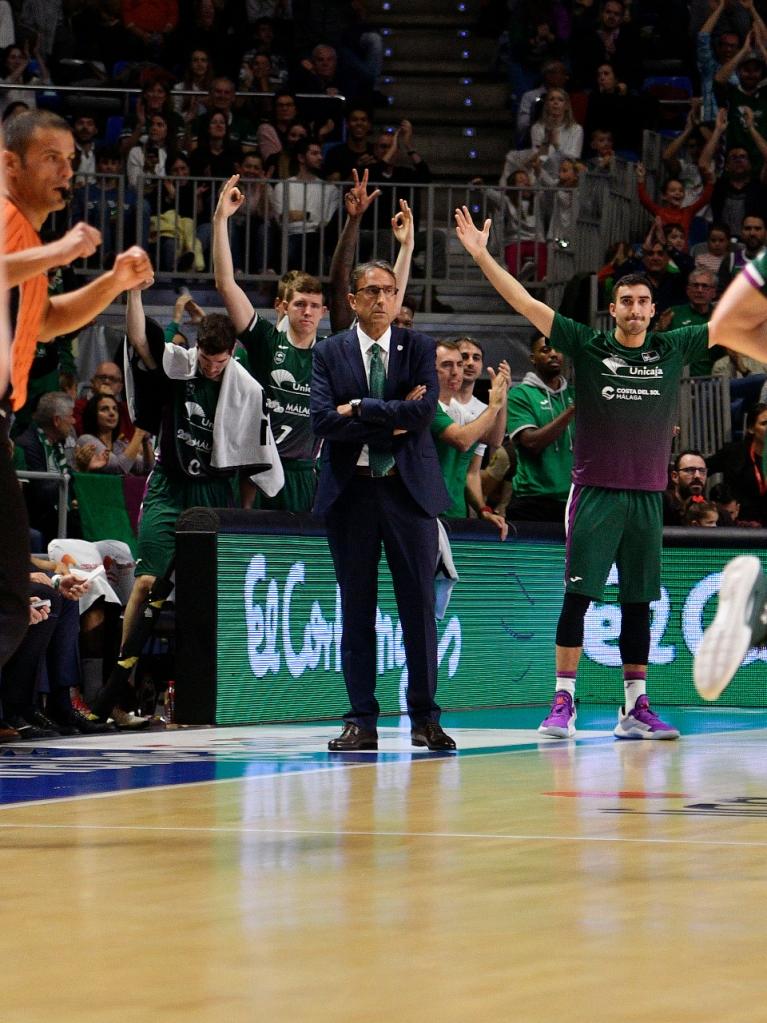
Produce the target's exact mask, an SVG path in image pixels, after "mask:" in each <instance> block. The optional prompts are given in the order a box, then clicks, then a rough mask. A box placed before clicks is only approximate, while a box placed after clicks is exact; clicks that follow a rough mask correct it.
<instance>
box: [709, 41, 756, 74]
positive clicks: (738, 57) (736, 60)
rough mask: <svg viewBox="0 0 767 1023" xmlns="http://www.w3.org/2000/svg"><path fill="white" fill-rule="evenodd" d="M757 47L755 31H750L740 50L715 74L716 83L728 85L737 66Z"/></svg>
mask: <svg viewBox="0 0 767 1023" xmlns="http://www.w3.org/2000/svg"><path fill="white" fill-rule="evenodd" d="M755 49H756V43H755V40H754V39H753V32H749V33H748V35H747V36H746V41H745V42H744V43H743V45H742V46H741V48H740V49H739V50H738V52H737V53H736V54H735V55H734V56H733V57H730V59H729V60H728V61H727V63H726V64H722V66H721V67H720V68H719V70H718V71H717V73H716V74H715V75H714V82H715V84H716V85H726V84H727V83H728V82H729V80H730V76H731V75H732V73H733V71H734V70H735V68H736V67H737V66H738V64H740V62H741V61H742V60H743V58H744V57H745V55H746V54H747V53H748V52H749V51H750V50H755Z"/></svg>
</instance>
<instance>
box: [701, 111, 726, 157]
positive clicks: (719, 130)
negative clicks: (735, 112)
mask: <svg viewBox="0 0 767 1023" xmlns="http://www.w3.org/2000/svg"><path fill="white" fill-rule="evenodd" d="M726 131H727V107H720V108H719V111H718V112H717V115H716V121H715V122H714V130H713V131H712V132H711V134H710V135H709V137H708V139H707V140H706V144H705V146H704V147H703V149H702V150H701V151H700V156H699V157H698V167H699V168H700V170H701V172H703V171H704V170H705V171H710V170H711V165H712V163H713V162H714V156H715V154H716V150H717V147H718V145H719V140H720V139H721V137H722V135H724V133H725V132H726Z"/></svg>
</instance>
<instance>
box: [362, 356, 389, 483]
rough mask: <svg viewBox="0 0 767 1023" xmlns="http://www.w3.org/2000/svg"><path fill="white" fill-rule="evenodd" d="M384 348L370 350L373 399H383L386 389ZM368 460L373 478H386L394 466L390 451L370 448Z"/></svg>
mask: <svg viewBox="0 0 767 1023" xmlns="http://www.w3.org/2000/svg"><path fill="white" fill-rule="evenodd" d="M382 352H383V348H381V346H380V345H379V344H374V345H372V346H371V348H370V384H369V385H368V390H369V391H370V397H371V398H383V396H384V389H385V387H386V367H385V366H384V361H383V359H382V358H381V353H382ZM368 459H369V461H370V473H371V475H372V476H385V475H386V474H387V472H388V471H389V470H390V469H391V468H393V466H394V458H393V457H392V455H391V452H390V451H382V450H381V449H380V448H374V447H373V445H372V444H370V445H369V446H368Z"/></svg>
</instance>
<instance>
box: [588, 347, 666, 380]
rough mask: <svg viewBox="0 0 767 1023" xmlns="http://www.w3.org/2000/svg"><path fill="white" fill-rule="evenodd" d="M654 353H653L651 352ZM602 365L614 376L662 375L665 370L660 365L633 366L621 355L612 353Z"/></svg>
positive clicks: (603, 360)
mask: <svg viewBox="0 0 767 1023" xmlns="http://www.w3.org/2000/svg"><path fill="white" fill-rule="evenodd" d="M650 354H652V353H650ZM602 365H603V366H606V367H607V369H609V370H610V376H613V377H662V376H663V370H662V369H661V368H660V366H632V365H631V364H630V363H628V362H626V360H625V359H622V358H621V357H620V356H619V355H611V356H610V357H609V358H608V359H602Z"/></svg>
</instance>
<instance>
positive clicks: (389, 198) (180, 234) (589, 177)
mask: <svg viewBox="0 0 767 1023" xmlns="http://www.w3.org/2000/svg"><path fill="white" fill-rule="evenodd" d="M223 180H224V179H222V178H211V177H195V178H183V177H182V178H179V177H156V176H147V177H145V178H142V179H139V182H138V187H137V189H136V190H132V189H130V188H129V187H128V185H127V184H126V182H125V180H124V178H122V177H120V178H107V177H105V176H104V175H96V176H95V180H94V181H93V182H92V183H91V182H89V183H86V184H85V185H84V186H83V187H81V188H78V189H76V190H75V197H74V199H73V202H72V204H71V205H70V209H69V212H68V214H66V220H65V222H61V223H59V224H57V228H58V229H60V230H64V229H65V227H66V226H68V224H69V223H71V222H73V221H74V220H76V219H86V220H87V221H88V222H89V223H91V224H93V226H95V227H97V228H99V230H101V232H102V234H103V235H104V242H103V244H102V247H101V250H100V251H99V252H98V253H97V254H96V256H94V257H92V258H91V259H90V260H88V261H85V262H82V263H81V264H79V265H78V266H77V267H76V269H77V270H78V272H79V273H81V274H85V275H92V274H96V273H101V272H103V270H104V269H106V268H107V267H108V266H109V263H110V260H111V258H112V254H113V253H115V252H119V251H121V250H122V249H124V248H125V247H127V245H129V244H132V243H134V242H135V243H137V244H139V245H142V246H143V247H145V248H146V249H147V251H148V252H149V253H150V256H151V258H152V261H153V264H154V266H155V270H156V272H157V273H158V275H159V277H160V278H161V279H162V278H178V277H179V276H181V277H183V278H184V279H186V278H191V279H193V280H194V279H198V280H200V281H211V279H212V276H213V273H212V267H211V259H210V249H211V235H212V226H211V225H212V220H213V214H214V211H215V207H216V202H217V198H218V190H219V188H220V186H221V182H222V181H223ZM106 186H109V187H106ZM375 187H381V188H382V191H383V194H382V195H381V196H380V197H379V198H378V200H377V201H376V202H375V203H373V204H372V206H371V207H370V209H369V210H368V212H367V213H366V215H365V217H364V218H363V221H362V224H361V228H360V237H359V242H358V251H357V255H358V257H359V258H360V259H363V260H364V259H372V258H383V259H387V260H390V261H392V262H393V261H394V259H395V258H396V255H397V250H398V246H397V243H396V240H395V238H394V236H393V234H392V231H391V216H392V214H393V213H394V212H396V210H397V209H398V206H396V199H397V198H404V199H406V200H407V202H408V204H409V205H410V207H411V209H412V210H413V211H414V216H415V223H416V238H415V255H414V269H413V276H414V278H416V279H417V281H418V283H421V282H422V283H423V284H424V285H425V291H426V296H427V297H426V308H427V310H428V308H429V305H428V302H429V298H428V295H429V293H430V291H431V287H432V286H437V285H454V286H456V287H461V288H468V289H474V288H476V289H478V290H486V289H489V285H488V284H487V283H486V282H485V281H484V278H483V277H482V275H481V274H480V272H479V271H478V269H477V268H476V266H475V265H474V263H473V261H472V260H471V259H470V258H469V257H468V256H467V254H466V253H465V252H464V250H463V248H462V247H461V246H460V244H459V243H458V242H457V240H456V238H455V234H454V211H455V209H456V207H459V206H464V205H465V206H467V207H468V208H469V209H470V210H471V211H472V214H473V216H474V218H475V221H476V222H477V223H478V224H479V223H481V222H483V221H484V219H485V218H486V217H488V216H489V217H491V218H492V220H493V231H492V233H491V241H490V244H491V248H492V250H493V253H494V255H495V256H496V258H498V259H499V260H501V261H503V260H504V257H505V258H506V260H507V261H509V267H510V269H511V271H512V272H513V273H515V274H520V275H521V276H522V277H523V279H524V280H525V284H526V286H528V287H530V288H531V289H532V290H534V291H535V290H537V291H539V292H543V293H544V294H545V296H546V298H547V301H549V302H550V303H551V304H554V305H558V304H559V300H560V299H561V295H562V292H563V290H564V287H565V286H566V284H567V282H568V281H569V280H570V279H571V277H572V276H573V275H574V274H577V273H591V272H594V271H595V270H596V269H597V268H598V267H599V266H600V265H601V264H602V263H603V261H604V254H605V250H606V249H607V247H608V245H609V244H610V243H611V242H613V241H615V240H617V239H619V238H624V237H626V236H627V235H628V234H629V233H630V231H631V227H632V224H633V221H634V219H635V217H636V209H635V206H636V198H635V178H634V173H633V169H632V168H631V166H630V165H628V164H625V163H624V162H623V161H620V160H618V161H616V167H615V170H614V173H613V174H611V175H605V174H592V173H590V172H587V173H584V174H583V175H582V177H581V182H580V185H579V186H578V189H577V193H576V195H577V199H576V209H577V215H575V216H574V217H573V223H572V225H571V229H570V231H569V235H568V236H567V237H564V238H563V237H557V238H554V237H551V231H550V226H551V213H550V211H551V210H552V209H554V208H555V206H556V202H557V193H560V192H562V190H561V189H558V188H557V187H543V186H536V187H534V188H532V189H519V188H507V189H504V190H499V189H497V188H490V187H485V186H481V187H479V186H475V185H471V184H450V183H431V184H417V183H397V185H396V186H387V185H385V184H384V185H379V184H376V186H375ZM240 188H241V189H242V190H243V191H245V193H246V203H245V204H243V208H242V212H238V214H236V215H235V216H233V217H232V218H230V223H229V229H230V239H231V243H232V250H233V257H234V262H235V268H236V270H237V271H238V273H239V275H241V276H242V277H243V278H244V279H245V280H248V281H254V282H272V281H273V280H274V276H275V274H277V275H280V274H283V273H285V272H286V271H287V270H288V269H304V270H307V271H308V272H310V273H313V274H315V275H317V276H319V277H321V278H323V279H325V280H327V273H328V270H329V265H330V259H331V256H332V253H333V250H334V247H335V244H336V241H337V239H338V236H339V234H340V231H341V229H342V227H343V222H344V219H345V212H344V203H343V193H344V192H345V191H346V190H347V188H348V185H347V184H344V183H328V182H319V181H318V182H306V183H304V182H297V181H295V180H291V181H290V182H289V183H288V182H285V181H280V180H273V179H272V180H269V181H265V180H263V179H250V180H246V179H241V182H240ZM288 190H289V191H288ZM288 195H289V201H286V197H287V196H288ZM281 200H283V201H281ZM525 204H527V206H528V208H527V215H526V216H520V215H519V213H520V210H521V208H522V207H523V206H524V205H525ZM291 208H292V210H291ZM547 210H548V211H549V212H547ZM318 211H321V212H320V214H319V215H318ZM291 212H292V214H293V217H294V218H295V219H292V218H291ZM59 216H61V215H59ZM531 219H532V224H533V226H532V230H531ZM296 224H300V225H301V227H299V228H298V229H297V228H296ZM530 243H532V248H531V247H530ZM544 252H545V255H544ZM544 266H545V271H544V272H543V273H542V272H541V270H542V268H543V267H544ZM544 274H545V276H544ZM542 278H543V279H542Z"/></svg>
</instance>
